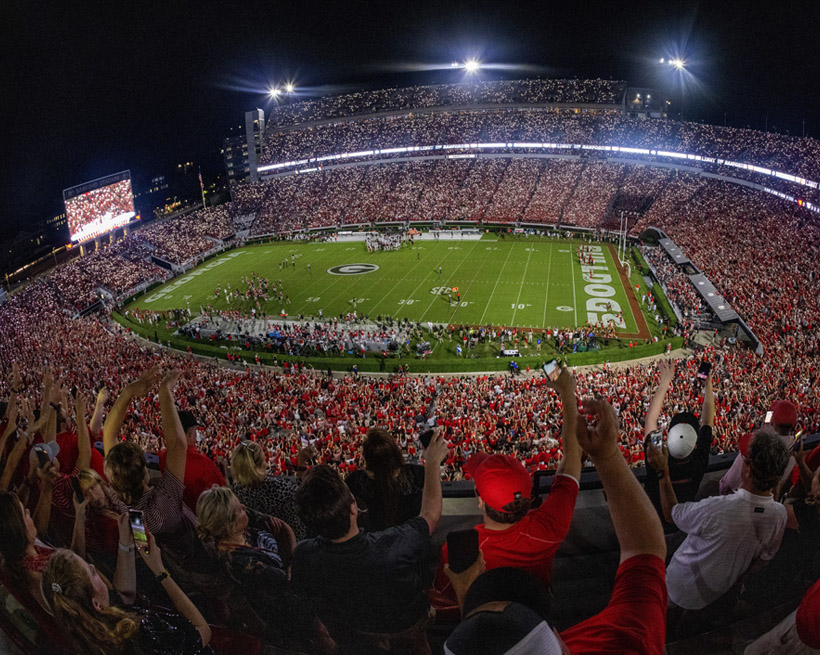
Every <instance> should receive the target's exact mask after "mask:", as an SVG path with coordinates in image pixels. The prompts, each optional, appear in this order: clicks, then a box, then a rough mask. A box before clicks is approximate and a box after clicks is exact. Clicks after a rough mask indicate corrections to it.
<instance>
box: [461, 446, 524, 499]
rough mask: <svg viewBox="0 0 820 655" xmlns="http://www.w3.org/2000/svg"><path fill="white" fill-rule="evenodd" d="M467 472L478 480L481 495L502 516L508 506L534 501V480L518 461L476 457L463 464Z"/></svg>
mask: <svg viewBox="0 0 820 655" xmlns="http://www.w3.org/2000/svg"><path fill="white" fill-rule="evenodd" d="M464 471H465V473H468V474H469V475H470V476H471V477H472V478H473V479H474V480H475V488H476V491H477V492H478V495H479V496H481V497H482V498H483V499H484V502H485V503H487V505H489V506H490V507H492V508H493V509H494V510H496V511H499V512H503V511H504V506H505V505H507V504H508V503H511V502H513V501H515V500H518V499H520V498H531V497H532V478H531V477H530V474H529V473H528V472H527V469H525V468H524V465H523V464H522V463H521V462H520V461H518V460H517V459H516V458H515V457H509V456H508V455H488V454H487V453H476V454H475V455H473V456H472V457H470V459H468V460H467V462H466V463H465V464H464Z"/></svg>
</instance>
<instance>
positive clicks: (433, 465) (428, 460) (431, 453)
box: [419, 428, 447, 534]
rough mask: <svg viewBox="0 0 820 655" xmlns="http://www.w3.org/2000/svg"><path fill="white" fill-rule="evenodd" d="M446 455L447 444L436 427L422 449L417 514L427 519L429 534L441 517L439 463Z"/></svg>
mask: <svg viewBox="0 0 820 655" xmlns="http://www.w3.org/2000/svg"><path fill="white" fill-rule="evenodd" d="M446 457H447V444H446V443H445V442H444V436H443V435H442V433H441V430H440V429H438V428H437V429H436V432H435V434H434V435H433V438H432V439H430V443H429V444H428V445H427V448H425V449H424V489H423V490H422V492H421V512H420V513H419V516H421V518H423V519H424V520H425V521H427V525H428V526H429V528H430V534H433V532H434V531H435V529H436V526H437V525H438V522H439V519H441V506H442V500H441V463H442V462H443V461H444V460H445V459H446Z"/></svg>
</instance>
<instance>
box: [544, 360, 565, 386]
mask: <svg viewBox="0 0 820 655" xmlns="http://www.w3.org/2000/svg"><path fill="white" fill-rule="evenodd" d="M541 370H542V371H544V375H546V376H547V378H548V379H549V380H550V381H551V382H555V381H556V380H557V379H558V376H559V375H561V368H560V367H559V366H558V360H557V359H553V360H552V361H551V362H547V363H546V364H544V365H543V366H542V367H541Z"/></svg>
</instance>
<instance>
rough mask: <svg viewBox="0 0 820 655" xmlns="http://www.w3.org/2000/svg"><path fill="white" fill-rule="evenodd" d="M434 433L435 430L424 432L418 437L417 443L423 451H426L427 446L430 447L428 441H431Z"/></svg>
mask: <svg viewBox="0 0 820 655" xmlns="http://www.w3.org/2000/svg"><path fill="white" fill-rule="evenodd" d="M435 433H436V431H435V430H426V431H425V432H423V433H422V435H421V436H420V437H419V441H421V445H422V446H424V449H425V450H427V446H429V445H430V441H431V440H432V439H433V435H434V434H435Z"/></svg>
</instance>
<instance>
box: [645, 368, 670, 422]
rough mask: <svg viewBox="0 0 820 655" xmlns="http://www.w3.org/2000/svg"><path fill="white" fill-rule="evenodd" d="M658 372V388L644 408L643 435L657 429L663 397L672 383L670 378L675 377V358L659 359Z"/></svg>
mask: <svg viewBox="0 0 820 655" xmlns="http://www.w3.org/2000/svg"><path fill="white" fill-rule="evenodd" d="M658 373H660V381H659V382H658V388H657V389H656V390H655V395H653V396H652V401H651V402H650V403H649V409H648V410H646V418H645V419H644V423H643V429H644V435H647V434H649V433H650V432H654V431H655V430H657V429H658V417H659V416H660V415H661V410H662V409H663V399H664V398H666V392H667V391H668V390H669V385H670V384H672V380H673V379H674V378H675V360H673V359H665V360H663V361H661V362H660V363H659V364H658Z"/></svg>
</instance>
